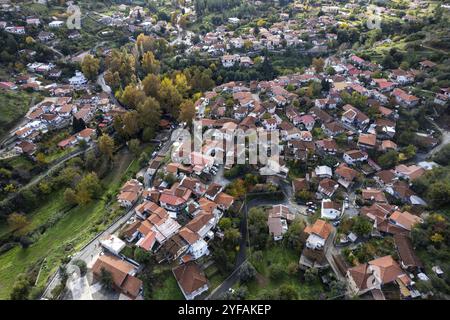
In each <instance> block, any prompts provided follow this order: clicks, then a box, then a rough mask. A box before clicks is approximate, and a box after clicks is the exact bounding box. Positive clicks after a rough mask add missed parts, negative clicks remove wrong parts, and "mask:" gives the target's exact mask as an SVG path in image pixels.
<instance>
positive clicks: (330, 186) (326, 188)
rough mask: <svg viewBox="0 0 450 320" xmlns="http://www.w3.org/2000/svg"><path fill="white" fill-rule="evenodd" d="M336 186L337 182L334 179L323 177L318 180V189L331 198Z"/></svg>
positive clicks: (337, 186) (337, 185)
mask: <svg viewBox="0 0 450 320" xmlns="http://www.w3.org/2000/svg"><path fill="white" fill-rule="evenodd" d="M338 188H339V184H338V183H337V182H336V181H334V180H333V179H330V178H325V179H323V180H321V181H320V182H319V187H318V191H319V192H320V193H322V194H324V195H325V196H327V197H330V198H331V197H332V196H333V194H334V193H335V192H336V190H337V189H338Z"/></svg>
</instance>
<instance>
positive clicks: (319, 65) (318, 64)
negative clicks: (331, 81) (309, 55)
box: [312, 58, 325, 73]
mask: <svg viewBox="0 0 450 320" xmlns="http://www.w3.org/2000/svg"><path fill="white" fill-rule="evenodd" d="M312 65H313V66H314V69H315V70H316V72H318V73H320V72H323V67H324V66H325V61H324V60H323V58H314V59H313V60H312Z"/></svg>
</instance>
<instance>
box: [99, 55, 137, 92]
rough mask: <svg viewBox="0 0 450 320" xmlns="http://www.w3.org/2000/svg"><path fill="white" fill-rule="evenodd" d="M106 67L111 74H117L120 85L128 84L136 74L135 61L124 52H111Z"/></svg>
mask: <svg viewBox="0 0 450 320" xmlns="http://www.w3.org/2000/svg"><path fill="white" fill-rule="evenodd" d="M106 66H107V68H108V70H109V71H110V72H111V73H112V74H115V73H116V72H117V73H118V74H119V79H120V80H121V83H122V85H127V84H129V83H130V82H131V78H132V76H133V75H134V74H135V73H136V59H135V57H134V56H133V55H132V54H129V53H127V52H125V51H119V50H116V49H114V50H112V52H111V55H110V56H108V58H107V59H106Z"/></svg>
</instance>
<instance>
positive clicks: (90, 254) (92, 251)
mask: <svg viewBox="0 0 450 320" xmlns="http://www.w3.org/2000/svg"><path fill="white" fill-rule="evenodd" d="M169 135H170V134H169ZM176 138H177V136H176V137H175V139H176ZM171 146H172V141H171V139H169V140H168V141H167V142H166V143H165V144H164V146H163V147H162V148H161V151H160V154H165V153H167V152H168V151H169V150H170V147H171ZM139 202H140V200H138V201H137V202H136V203H135V204H134V205H133V206H132V207H131V208H129V209H128V210H127V211H126V212H125V214H124V215H123V216H121V217H120V218H118V219H117V220H116V221H115V222H114V223H113V224H111V225H110V226H109V227H108V228H107V229H106V230H104V231H103V232H101V233H99V234H98V235H97V236H96V237H95V238H94V239H92V240H91V241H90V242H89V243H88V244H87V245H86V246H84V247H83V248H82V249H81V250H80V251H79V252H77V253H76V254H75V255H74V256H73V257H72V259H71V261H70V262H69V265H70V264H72V263H73V261H74V260H77V259H81V260H84V261H85V262H86V263H87V264H88V265H89V264H90V263H91V262H92V260H93V259H94V257H96V256H97V255H98V254H99V253H100V252H101V251H102V249H101V245H100V240H101V239H102V238H104V237H105V236H108V235H110V234H113V233H115V232H116V231H117V230H118V229H119V228H120V227H121V226H123V225H124V224H125V223H126V222H127V221H128V220H129V219H130V218H131V217H132V216H133V215H134V209H135V207H136V206H137V205H138V204H139ZM60 282H61V278H60V276H59V273H56V274H55V275H54V277H53V278H52V279H51V280H50V282H49V283H48V284H47V287H46V289H45V291H44V293H43V294H42V298H47V299H48V298H51V292H52V290H53V289H54V288H55V287H56V286H57V285H58V284H59V283H60Z"/></svg>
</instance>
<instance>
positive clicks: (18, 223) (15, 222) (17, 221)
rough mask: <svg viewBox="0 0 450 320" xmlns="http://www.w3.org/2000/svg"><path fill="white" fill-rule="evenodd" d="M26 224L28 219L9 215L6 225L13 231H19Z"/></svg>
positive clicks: (17, 215)
mask: <svg viewBox="0 0 450 320" xmlns="http://www.w3.org/2000/svg"><path fill="white" fill-rule="evenodd" d="M27 224H28V219H27V217H26V216H25V215H24V214H20V213H11V214H10V215H9V216H8V225H9V227H10V228H11V229H12V230H13V231H16V230H20V229H22V228H23V227H25V226H26V225H27Z"/></svg>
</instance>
